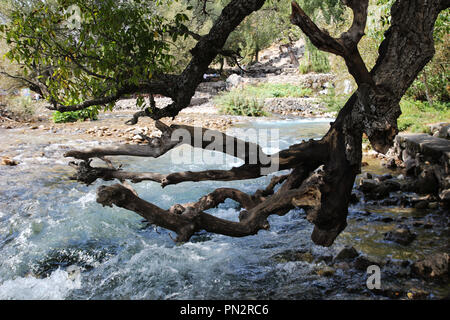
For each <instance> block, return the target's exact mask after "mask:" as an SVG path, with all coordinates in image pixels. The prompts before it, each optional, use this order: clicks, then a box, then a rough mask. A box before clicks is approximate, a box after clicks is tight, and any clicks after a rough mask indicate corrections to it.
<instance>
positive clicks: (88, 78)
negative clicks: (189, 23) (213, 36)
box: [0, 0, 188, 107]
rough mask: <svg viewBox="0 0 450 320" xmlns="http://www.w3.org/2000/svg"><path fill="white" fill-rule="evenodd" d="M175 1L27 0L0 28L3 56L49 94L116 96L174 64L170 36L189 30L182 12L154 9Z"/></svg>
mask: <svg viewBox="0 0 450 320" xmlns="http://www.w3.org/2000/svg"><path fill="white" fill-rule="evenodd" d="M174 1H175V0H158V1H145V0H134V1H114V0H104V1H96V0H55V1H46V2H41V1H33V2H31V4H32V5H31V7H30V8H29V9H28V10H25V9H22V10H18V9H16V10H14V11H13V12H12V13H11V14H10V21H9V23H8V24H5V25H2V26H1V27H0V31H1V32H3V33H4V36H5V38H6V42H7V44H8V45H9V46H10V48H11V49H10V51H9V52H8V53H7V54H6V56H7V58H9V59H10V60H11V61H16V62H17V63H20V64H23V65H24V66H25V68H24V70H23V71H24V73H25V75H27V76H32V77H33V78H35V79H36V80H37V81H39V82H40V84H41V86H42V87H43V88H45V90H46V91H47V93H48V99H49V100H50V101H57V102H60V103H63V104H68V105H70V104H76V103H80V102H82V101H84V100H87V99H89V98H92V97H98V96H108V95H114V94H115V93H116V92H117V90H119V88H123V87H126V86H131V85H138V84H139V83H142V82H144V83H145V82H146V81H148V80H149V79H151V78H152V76H153V75H154V74H158V73H166V72H170V71H171V70H172V64H173V56H172V55H171V54H170V50H169V44H168V43H169V41H176V40H177V38H178V37H180V36H184V37H187V35H186V34H185V32H184V31H185V26H184V24H183V22H184V21H186V20H187V19H188V18H187V16H186V14H184V13H179V14H176V15H175V16H174V17H173V19H172V20H170V21H169V20H167V19H166V18H164V17H163V16H162V15H161V14H160V13H159V12H160V11H161V10H162V7H163V6H164V8H166V9H167V8H168V6H170V4H171V3H172V2H174ZM110 107H112V106H110Z"/></svg>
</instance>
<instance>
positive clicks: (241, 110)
mask: <svg viewBox="0 0 450 320" xmlns="http://www.w3.org/2000/svg"><path fill="white" fill-rule="evenodd" d="M220 113H223V114H231V115H236V116H250V117H260V116H267V115H268V114H267V113H266V112H265V111H264V105H263V104H262V103H261V102H260V100H259V99H256V98H245V97H241V96H239V95H230V96H228V97H226V98H225V99H223V100H222V106H221V107H220Z"/></svg>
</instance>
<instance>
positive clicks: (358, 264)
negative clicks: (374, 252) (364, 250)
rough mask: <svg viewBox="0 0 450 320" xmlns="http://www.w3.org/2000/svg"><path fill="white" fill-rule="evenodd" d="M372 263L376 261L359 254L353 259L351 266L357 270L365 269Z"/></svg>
mask: <svg viewBox="0 0 450 320" xmlns="http://www.w3.org/2000/svg"><path fill="white" fill-rule="evenodd" d="M374 264H376V263H375V262H373V261H370V260H369V258H367V257H365V256H362V255H360V256H358V257H356V259H355V261H354V262H353V267H354V268H355V269H357V270H361V271H366V270H367V268H368V267H369V266H371V265H374Z"/></svg>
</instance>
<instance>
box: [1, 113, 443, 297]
mask: <svg viewBox="0 0 450 320" xmlns="http://www.w3.org/2000/svg"><path fill="white" fill-rule="evenodd" d="M329 122H330V119H316V120H306V119H304V120H301V119H290V120H289V119H288V120H283V121H265V120H261V119H258V120H255V121H253V122H250V123H247V124H245V125H239V126H237V127H235V128H234V129H233V130H236V131H235V132H238V131H239V130H242V129H246V128H247V129H248V128H249V127H250V128H253V129H269V130H270V129H275V128H280V131H279V139H278V137H277V136H273V137H271V139H272V140H270V143H271V144H270V145H269V146H268V148H267V149H266V150H267V151H268V152H276V151H277V149H283V148H286V147H288V146H289V145H291V144H293V143H297V142H300V141H301V140H303V139H311V138H320V137H321V136H322V135H323V134H324V133H325V132H326V131H327V130H328V128H329ZM232 132H233V131H232ZM0 137H1V141H0V150H1V151H2V153H4V154H5V155H9V156H12V157H15V159H16V160H18V161H19V165H17V166H15V167H7V166H0V299H372V298H376V299H380V298H381V299H382V298H385V297H383V296H380V295H374V294H372V293H371V292H370V291H368V290H367V288H366V287H365V285H366V284H365V283H366V278H367V274H366V273H365V271H356V270H346V269H339V268H337V269H336V270H335V272H334V274H333V275H332V276H327V277H326V276H322V275H319V274H318V273H317V270H320V269H321V268H323V267H324V262H323V261H322V262H317V261H311V260H310V259H306V260H300V261H296V260H295V259H294V260H293V261H291V260H292V259H287V260H286V259H284V258H283V259H280V258H279V257H280V256H281V257H282V256H283V254H285V253H286V252H292V251H298V252H299V251H301V252H308V253H311V255H312V256H314V257H325V258H326V257H330V256H335V255H336V253H337V252H339V250H340V249H342V248H343V247H344V246H346V245H352V246H354V247H355V248H356V249H357V250H358V251H360V252H363V253H364V254H366V255H368V256H370V257H372V258H374V259H380V260H382V259H386V258H389V259H391V260H392V259H394V260H395V259H417V258H420V257H422V256H423V255H425V254H427V253H432V252H435V251H439V250H440V249H442V248H441V247H442V246H444V245H445V244H443V245H441V243H442V240H439V239H440V237H441V236H442V232H444V231H443V230H442V229H436V228H433V229H430V230H422V231H420V235H419V237H418V239H417V240H416V241H415V242H414V243H413V244H412V245H410V246H409V247H403V246H400V245H396V244H392V243H389V242H386V241H384V240H383V236H382V232H386V231H388V230H391V229H392V228H393V227H394V224H386V223H383V222H379V218H380V217H385V216H389V217H394V218H395V219H400V220H402V219H403V220H402V221H404V220H406V221H409V220H413V219H414V218H415V217H417V216H419V217H422V216H423V215H424V214H425V213H424V212H421V211H417V210H414V209H405V208H400V207H395V206H390V207H379V206H378V207H370V205H368V204H365V203H358V204H356V205H353V206H352V207H351V208H350V214H349V226H348V227H347V229H346V230H345V231H344V232H343V233H342V234H341V235H340V236H339V237H338V239H337V240H336V242H335V244H334V245H333V246H332V247H330V248H322V247H319V246H316V245H314V244H313V243H312V241H311V240H310V235H311V232H312V225H311V224H310V223H308V222H307V221H306V219H305V217H304V216H305V215H304V212H303V211H302V210H292V211H291V212H290V213H289V214H287V215H285V216H283V217H279V216H272V217H270V218H269V222H270V225H271V228H270V230H268V231H260V232H259V233H258V234H257V235H255V236H250V237H246V238H230V237H226V236H221V235H213V234H207V233H201V234H198V235H196V236H194V237H193V238H192V240H191V241H190V242H188V243H185V244H183V245H177V244H175V243H174V241H173V240H172V238H171V237H172V236H174V235H173V234H172V233H171V232H168V231H166V230H163V229H160V228H157V229H155V228H154V227H153V226H148V225H147V224H146V223H145V222H143V221H142V219H141V218H140V217H139V216H138V215H136V214H134V213H132V212H129V211H126V210H123V209H120V208H117V207H114V208H108V207H106V208H103V207H101V206H100V205H99V204H97V203H96V189H97V188H98V187H99V186H100V185H104V184H109V182H107V183H105V182H103V181H97V182H96V183H94V184H93V185H91V186H85V185H82V184H79V183H77V182H75V181H71V180H70V179H69V177H70V175H71V174H72V173H73V169H72V168H70V167H69V166H67V163H68V159H65V158H63V157H62V154H63V153H64V152H65V151H66V150H67V149H68V148H74V147H77V148H82V147H88V146H92V145H95V142H89V141H86V140H73V139H71V137H70V136H63V135H58V134H51V133H45V134H40V135H36V134H33V132H32V131H23V130H21V129H12V130H5V129H0ZM183 148H185V149H186V148H188V149H186V150H187V151H189V148H190V147H183ZM172 152H174V151H171V152H169V153H168V154H166V155H164V156H163V157H161V158H158V159H146V158H129V157H117V159H114V162H115V163H122V164H123V165H124V168H126V169H127V170H133V171H156V172H171V171H181V170H183V171H184V170H192V171H195V170H201V169H204V168H218V169H220V168H229V167H230V166H231V165H232V164H233V163H235V162H234V161H233V159H229V158H226V161H225V162H224V163H223V164H222V165H220V166H217V165H202V164H201V163H190V164H189V163H188V164H183V163H181V164H173V163H172V161H171V159H172V156H173V155H172ZM195 152H196V153H202V152H207V151H202V150H196V151H195ZM364 170H372V171H375V172H383V170H384V169H381V167H380V166H379V164H377V163H373V164H372V163H371V164H370V165H369V166H368V167H365V169H364ZM269 181H270V177H262V178H259V179H255V180H249V181H244V182H242V181H241V182H239V181H236V182H201V183H182V184H179V185H174V186H168V187H166V188H164V189H162V188H161V187H160V186H159V184H157V183H154V182H145V183H140V184H137V185H135V188H136V190H137V192H138V193H139V195H140V196H141V197H142V198H144V199H145V200H148V201H151V202H153V203H155V204H156V205H158V206H160V207H162V208H165V209H166V208H169V207H170V206H171V205H173V204H175V203H186V202H190V201H194V200H197V199H199V198H200V197H201V196H203V195H205V194H207V193H209V192H211V191H213V190H214V189H215V188H217V187H222V186H229V187H234V188H238V189H241V190H243V191H246V192H254V191H256V190H257V189H258V188H261V187H263V186H265V185H266V184H267V183H268V182H269ZM111 183H113V182H111ZM208 212H211V213H213V214H215V215H217V216H218V217H221V218H226V219H231V220H236V221H237V217H238V212H239V209H238V207H237V204H236V203H235V202H233V201H231V200H227V201H226V202H225V203H224V204H222V205H220V206H219V208H216V209H212V210H210V211H208ZM368 213H370V214H368ZM408 219H409V220H408ZM447 236H448V234H447ZM447 239H448V238H447ZM433 243H434V244H433ZM440 245H441V246H440ZM325 258H324V259H325ZM393 272H394V271H393ZM383 281H385V282H383V285H386V286H390V287H394V288H397V287H398V288H399V290H408V289H410V288H411V287H419V288H422V289H424V290H427V291H428V292H431V297H432V298H433V297H440V296H441V295H443V294H445V292H444V291H445V290H447V289H448V288H446V287H445V286H433V285H429V284H426V283H423V282H421V281H419V280H417V279H408V278H407V279H405V278H398V279H397V278H395V277H389V278H383ZM349 288H352V289H351V290H350V289H349Z"/></svg>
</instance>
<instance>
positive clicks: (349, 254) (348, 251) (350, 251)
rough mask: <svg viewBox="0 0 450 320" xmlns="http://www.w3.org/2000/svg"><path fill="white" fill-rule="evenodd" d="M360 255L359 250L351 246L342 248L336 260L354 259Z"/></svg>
mask: <svg viewBox="0 0 450 320" xmlns="http://www.w3.org/2000/svg"><path fill="white" fill-rule="evenodd" d="M358 255H359V253H358V251H356V249H355V248H353V247H351V246H347V247H345V248H344V249H342V250H341V251H340V252H339V253H338V254H337V255H336V257H335V258H334V261H342V260H352V259H354V258H356V257H357V256H358Z"/></svg>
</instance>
